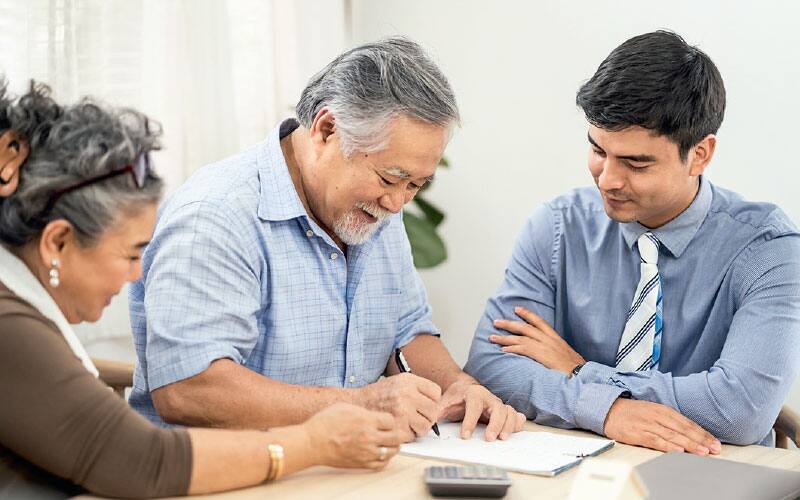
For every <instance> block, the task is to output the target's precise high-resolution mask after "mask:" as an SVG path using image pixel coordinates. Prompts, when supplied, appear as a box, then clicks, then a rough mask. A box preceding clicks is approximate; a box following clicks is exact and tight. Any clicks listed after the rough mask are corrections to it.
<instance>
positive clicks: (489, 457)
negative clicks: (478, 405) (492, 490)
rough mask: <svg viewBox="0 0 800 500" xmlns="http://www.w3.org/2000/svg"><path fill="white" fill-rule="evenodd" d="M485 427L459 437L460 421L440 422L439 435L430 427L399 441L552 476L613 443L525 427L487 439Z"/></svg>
mask: <svg viewBox="0 0 800 500" xmlns="http://www.w3.org/2000/svg"><path fill="white" fill-rule="evenodd" d="M485 430H486V426H485V425H479V426H478V427H477V428H476V429H475V432H474V433H473V434H472V437H471V438H470V439H461V437H460V432H461V424H460V423H440V424H439V431H440V432H441V437H437V436H436V434H434V433H433V431H431V432H430V433H429V434H428V435H427V436H425V437H423V438H418V439H417V440H416V441H415V442H413V443H407V444H404V445H402V446H401V447H400V453H403V454H404V455H413V456H417V457H423V458H435V459H438V460H445V461H452V462H463V463H470V464H481V465H491V466H495V467H500V468H502V469H506V470H510V471H515V472H524V473H527V474H539V475H545V476H553V475H555V474H557V473H559V472H561V471H562V470H565V469H567V468H569V467H572V466H573V465H576V464H578V463H579V462H580V461H581V459H582V458H583V457H585V456H590V455H595V454H597V453H600V452H602V451H605V450H606V449H608V448H610V447H611V446H613V444H614V441H610V440H608V439H595V438H585V437H576V436H565V435H562V434H553V433H552V432H528V431H523V432H517V433H515V434H512V435H511V437H510V438H509V439H507V440H505V441H501V440H499V439H498V440H495V441H492V442H487V441H485V440H484V438H483V435H484V432H485Z"/></svg>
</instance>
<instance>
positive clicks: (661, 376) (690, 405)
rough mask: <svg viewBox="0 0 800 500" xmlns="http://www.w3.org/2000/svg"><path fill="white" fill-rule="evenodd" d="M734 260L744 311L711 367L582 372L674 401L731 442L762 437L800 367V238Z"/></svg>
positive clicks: (641, 395)
mask: <svg viewBox="0 0 800 500" xmlns="http://www.w3.org/2000/svg"><path fill="white" fill-rule="evenodd" d="M734 266H736V269H735V270H734V273H735V274H734V276H733V287H732V288H733V289H734V290H735V291H736V292H737V293H738V295H739V297H740V300H739V304H738V309H737V311H736V313H735V314H734V316H733V321H732V323H731V325H730V328H729V330H728V335H727V338H726V341H725V346H724V348H723V349H722V353H721V354H720V357H719V359H718V360H717V361H716V362H715V363H714V364H713V366H711V367H710V368H709V369H708V370H706V371H703V372H700V373H693V374H690V375H686V376H680V377H677V376H673V375H672V374H670V373H662V372H660V371H658V370H648V371H644V372H633V373H619V372H617V371H616V369H615V368H613V367H609V366H605V365H602V364H599V363H593V362H589V363H587V364H586V366H585V367H584V368H583V369H582V370H581V372H580V374H579V378H580V379H581V380H582V381H584V382H587V383H601V384H609V385H614V386H618V387H623V388H624V389H625V390H627V391H629V392H630V393H631V395H632V397H634V398H636V399H642V400H647V401H652V402H657V403H661V404H663V405H667V406H669V407H672V408H674V409H676V410H677V411H679V412H681V413H682V414H683V415H685V416H687V417H688V418H690V419H691V420H693V421H695V422H697V423H698V424H699V425H701V426H702V427H703V428H705V429H707V430H708V431H710V432H711V433H712V434H714V435H715V436H716V437H718V438H719V439H720V440H722V441H724V442H728V443H732V444H740V445H745V444H754V443H758V442H759V441H761V440H762V439H763V438H764V437H765V436H766V435H767V434H768V433H769V432H770V429H771V428H772V425H773V423H774V422H775V418H777V416H778V413H779V412H780V409H781V406H782V404H783V402H784V400H785V398H786V395H787V394H788V391H789V389H790V387H791V385H792V383H793V382H794V380H795V378H796V377H797V374H798V370H799V369H800V238H798V237H796V236H789V237H781V238H775V239H772V240H770V241H767V242H764V243H762V244H760V245H757V246H753V247H751V248H749V249H748V250H745V251H744V252H743V253H742V255H740V256H739V258H738V259H737V262H736V263H734Z"/></svg>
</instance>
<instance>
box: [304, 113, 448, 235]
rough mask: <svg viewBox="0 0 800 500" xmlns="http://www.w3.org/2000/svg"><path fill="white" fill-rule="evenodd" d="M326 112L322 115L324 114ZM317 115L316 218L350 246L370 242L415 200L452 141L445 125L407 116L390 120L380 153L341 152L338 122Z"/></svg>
mask: <svg viewBox="0 0 800 500" xmlns="http://www.w3.org/2000/svg"><path fill="white" fill-rule="evenodd" d="M321 114H323V113H321ZM321 118H322V119H323V120H325V118H326V117H325V116H322V117H320V116H318V117H317V120H315V125H314V126H312V129H311V137H312V141H313V142H314V144H315V145H316V147H315V149H316V152H317V158H316V161H315V166H314V168H313V169H312V170H311V172H310V174H307V175H306V176H305V177H306V178H304V187H305V195H306V197H307V200H308V205H309V208H310V210H311V212H312V213H313V215H314V217H315V218H316V219H317V221H318V222H320V223H321V225H322V226H323V227H325V228H326V230H328V232H329V233H333V234H332V235H331V236H333V237H334V238H337V239H339V240H341V241H342V242H344V243H345V244H347V245H357V244H359V243H363V242H364V241H366V240H367V239H368V238H369V237H370V236H371V235H372V234H373V233H374V232H375V231H376V230H377V229H378V228H379V227H380V225H381V224H382V223H383V222H384V221H386V219H387V218H388V217H390V216H391V215H393V214H396V213H397V212H399V211H400V209H402V208H403V205H405V204H406V203H408V202H410V201H411V200H412V199H413V198H414V196H415V195H416V194H417V192H418V191H419V189H420V188H421V187H422V186H423V185H424V184H425V183H426V182H428V181H429V180H430V179H431V178H432V177H433V174H434V172H435V171H436V166H437V165H438V163H439V160H440V159H441V157H442V153H443V152H444V148H445V146H446V144H447V139H448V130H447V129H446V128H445V127H441V126H438V125H432V124H429V123H425V122H421V121H419V120H415V119H412V118H408V117H405V116H398V117H395V118H393V119H392V120H391V121H390V122H389V124H388V127H389V131H388V138H389V139H388V142H387V144H386V147H384V148H383V149H382V150H380V151H378V152H375V153H363V152H355V153H353V155H352V156H351V157H350V158H346V157H345V156H344V155H343V154H342V152H341V147H340V146H341V142H340V136H339V135H338V134H337V132H336V128H335V122H334V121H333V120H331V121H330V122H327V123H320V124H319V126H317V125H318V124H317V122H318V121H319V120H320V119H321Z"/></svg>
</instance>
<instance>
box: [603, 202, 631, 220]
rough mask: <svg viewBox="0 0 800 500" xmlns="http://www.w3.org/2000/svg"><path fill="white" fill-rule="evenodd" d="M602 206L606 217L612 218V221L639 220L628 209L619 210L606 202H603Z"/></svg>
mask: <svg viewBox="0 0 800 500" xmlns="http://www.w3.org/2000/svg"><path fill="white" fill-rule="evenodd" d="M603 208H604V209H605V211H606V215H608V218H609V219H611V220H613V221H614V222H619V223H622V224H624V223H627V222H634V221H637V220H639V218H638V217H637V216H636V214H635V213H633V212H631V211H628V210H619V209H616V208H613V207H610V206H609V205H608V204H607V203H604V204H603Z"/></svg>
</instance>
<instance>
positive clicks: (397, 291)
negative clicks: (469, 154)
mask: <svg viewBox="0 0 800 500" xmlns="http://www.w3.org/2000/svg"><path fill="white" fill-rule="evenodd" d="M294 127H296V122H294V121H293V120H287V121H286V122H284V123H283V124H282V125H281V127H279V128H277V129H276V130H275V131H274V132H273V133H272V134H271V135H270V136H269V138H268V139H267V140H266V141H264V142H263V143H261V144H258V145H256V146H255V147H253V148H251V149H249V150H247V151H245V152H243V153H241V154H239V155H238V156H234V157H232V158H228V159H226V160H223V161H220V162H218V163H215V164H212V165H208V166H206V167H204V168H202V169H200V170H199V171H197V172H196V173H195V174H194V175H193V176H192V177H191V178H190V179H189V180H188V181H187V182H186V183H185V184H184V185H183V186H182V187H181V188H180V189H178V190H177V191H176V192H175V193H174V194H173V195H172V196H171V197H170V199H169V200H168V201H167V202H165V203H164V205H163V206H162V207H161V208H160V210H159V216H158V222H157V224H156V228H155V233H154V235H153V239H152V242H151V243H150V245H149V246H148V247H147V249H146V250H145V252H144V255H143V261H142V267H143V276H142V279H141V280H140V281H138V282H136V283H134V284H133V285H132V286H131V288H130V311H131V323H132V327H133V336H134V343H135V346H136V352H137V356H138V364H137V366H136V370H135V374H134V386H133V392H132V393H131V396H130V404H131V406H133V407H134V408H135V409H136V410H137V411H139V412H140V413H141V414H143V415H144V416H145V417H147V418H148V419H150V420H151V421H153V422H155V423H157V424H160V425H164V422H163V421H162V420H161V418H160V417H159V416H158V414H157V413H156V411H155V408H154V407H153V403H152V400H151V398H150V391H152V390H155V389H158V388H159V387H162V386H164V385H167V384H171V383H173V382H177V381H179V380H183V379H186V378H188V377H191V376H193V375H196V374H198V373H201V372H202V371H204V370H205V369H206V368H208V366H209V365H210V364H211V362H213V361H214V360H217V359H221V358H229V359H232V360H234V361H235V362H237V363H241V364H243V365H244V366H246V367H248V368H250V369H251V370H253V371H255V372H258V373H261V374H263V375H266V376H268V377H271V378H273V379H276V380H281V381H283V382H287V383H290V384H302V385H314V386H336V387H361V386H364V385H367V384H370V383H372V382H375V381H376V380H377V379H378V378H379V377H380V376H381V374H382V373H383V371H384V369H385V368H386V364H387V362H388V360H389V359H390V356H391V354H392V352H393V349H395V348H396V347H402V346H404V345H406V344H408V343H409V342H410V341H411V340H412V339H414V337H415V336H417V335H418V334H420V333H431V334H438V333H437V331H436V329H435V327H434V325H433V323H432V321H431V310H430V307H429V305H428V301H427V297H426V294H425V290H424V288H423V286H422V283H421V281H420V279H419V276H418V275H417V273H416V271H415V269H414V266H413V263H412V258H411V249H410V246H409V243H408V239H407V237H406V233H405V229H404V226H403V221H402V219H401V216H400V215H399V214H398V215H397V216H394V217H392V218H391V219H390V221H389V222H388V223H386V224H385V225H384V226H383V227H382V228H381V229H379V230H378V232H377V233H376V234H375V235H374V236H373V237H372V238H371V239H370V240H368V241H367V242H365V243H364V244H362V245H357V246H351V247H349V249H348V253H347V257H345V255H344V254H343V253H342V252H341V250H340V249H339V248H338V247H337V246H336V244H335V243H334V242H333V240H332V239H331V238H330V236H328V234H327V233H325V232H324V231H323V230H322V229H321V228H320V227H319V226H318V225H317V224H316V223H315V222H314V221H313V220H312V219H311V218H309V216H308V213H307V212H306V210H305V208H304V207H303V204H302V203H301V201H300V198H299V197H298V195H297V192H296V191H295V188H294V185H293V184H292V180H291V178H290V176H289V172H288V170H287V166H286V162H285V160H284V157H283V154H282V152H281V148H280V137H283V136H285V135H286V134H288V133H290V132H291V131H292V130H294Z"/></svg>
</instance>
